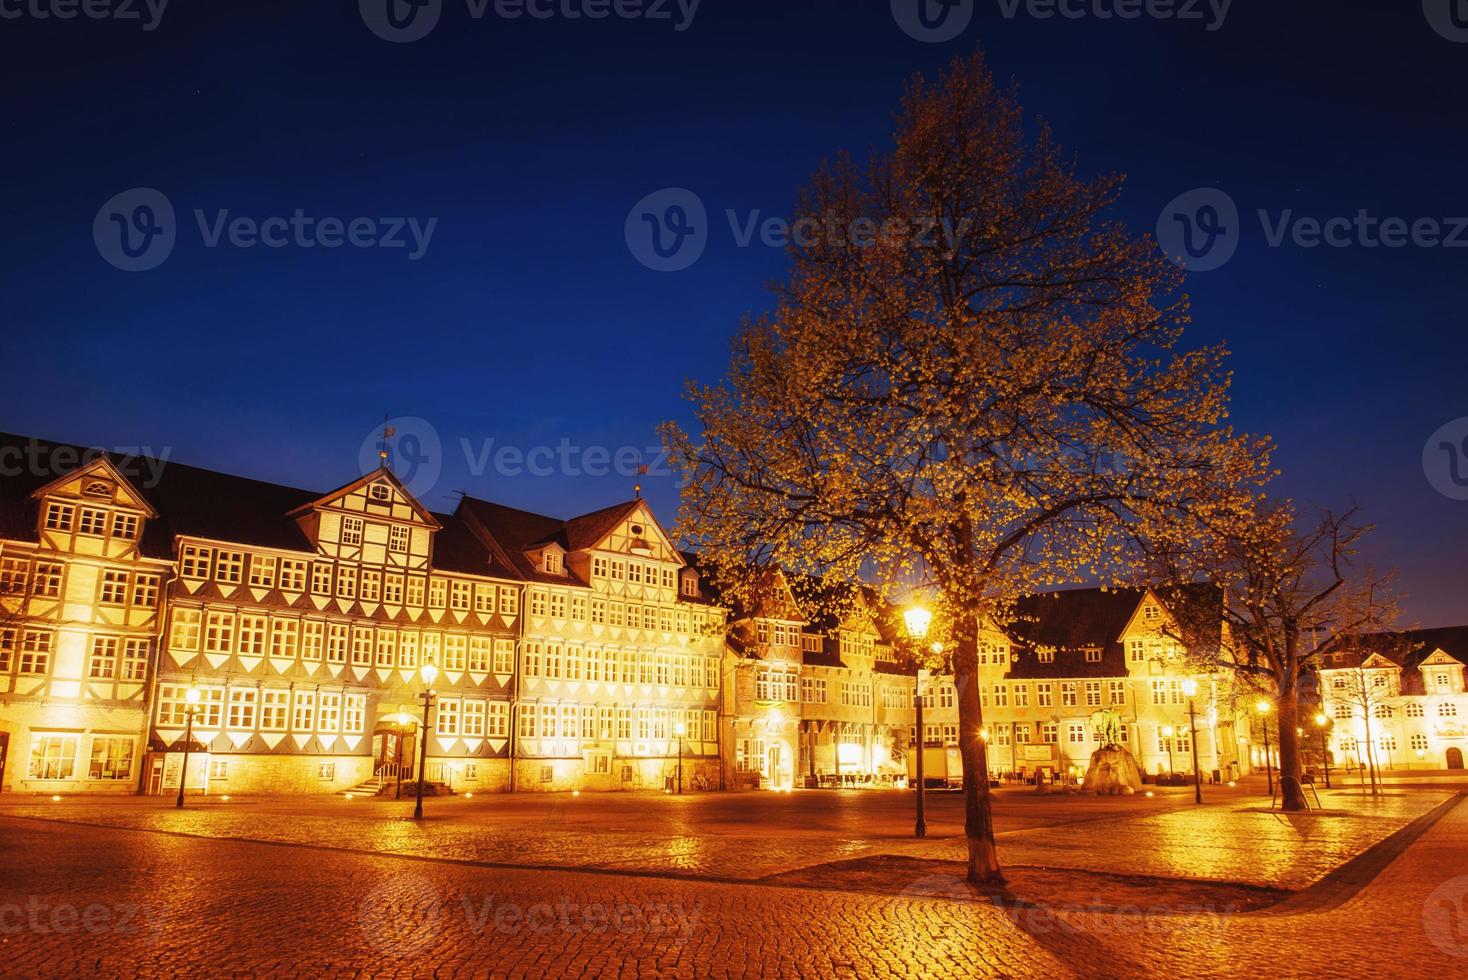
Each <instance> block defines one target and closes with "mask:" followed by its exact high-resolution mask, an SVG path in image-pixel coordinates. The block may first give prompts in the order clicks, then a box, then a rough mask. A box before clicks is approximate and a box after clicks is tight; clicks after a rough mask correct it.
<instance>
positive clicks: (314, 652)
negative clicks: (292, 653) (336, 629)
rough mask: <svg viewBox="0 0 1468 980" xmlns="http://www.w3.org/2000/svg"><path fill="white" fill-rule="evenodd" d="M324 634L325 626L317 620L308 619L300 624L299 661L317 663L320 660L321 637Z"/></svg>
mask: <svg viewBox="0 0 1468 980" xmlns="http://www.w3.org/2000/svg"><path fill="white" fill-rule="evenodd" d="M325 633H326V624H325V623H323V622H322V621H321V620H319V619H308V620H306V621H305V622H303V623H302V624H301V659H302V660H310V661H313V662H314V661H317V660H320V659H321V645H322V637H323V636H324V635H325Z"/></svg>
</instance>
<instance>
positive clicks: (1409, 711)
mask: <svg viewBox="0 0 1468 980" xmlns="http://www.w3.org/2000/svg"><path fill="white" fill-rule="evenodd" d="M1405 714H1406V715H1407V717H1408V718H1421V717H1422V716H1423V715H1425V714H1427V712H1426V711H1425V710H1424V709H1423V707H1422V704H1421V702H1419V701H1410V702H1408V704H1407V707H1406V709H1405Z"/></svg>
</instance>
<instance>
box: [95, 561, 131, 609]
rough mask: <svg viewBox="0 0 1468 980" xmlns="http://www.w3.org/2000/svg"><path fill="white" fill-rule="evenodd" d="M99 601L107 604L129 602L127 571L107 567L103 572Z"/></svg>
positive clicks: (113, 604) (114, 604)
mask: <svg viewBox="0 0 1468 980" xmlns="http://www.w3.org/2000/svg"><path fill="white" fill-rule="evenodd" d="M98 601H99V602H101V603H102V604H103V605H107V606H121V605H124V604H125V603H126V602H127V572H120V571H117V570H116V569H112V568H108V569H105V570H104V571H103V572H102V594H101V596H100V597H99V599H98Z"/></svg>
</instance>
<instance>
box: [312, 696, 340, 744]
mask: <svg viewBox="0 0 1468 980" xmlns="http://www.w3.org/2000/svg"><path fill="white" fill-rule="evenodd" d="M341 723H342V696H341V695H340V694H336V693H331V694H322V695H321V697H320V699H319V700H318V702H317V708H316V730H317V731H319V732H325V733H327V734H328V735H335V734H336V733H337V732H339V731H340V730H341Z"/></svg>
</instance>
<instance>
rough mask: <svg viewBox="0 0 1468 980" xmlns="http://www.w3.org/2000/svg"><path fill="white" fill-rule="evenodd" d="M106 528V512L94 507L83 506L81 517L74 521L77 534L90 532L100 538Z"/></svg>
mask: <svg viewBox="0 0 1468 980" xmlns="http://www.w3.org/2000/svg"><path fill="white" fill-rule="evenodd" d="M106 530H107V512H106V511H105V510H97V509H96V508H94V507H83V508H82V513H81V519H80V520H78V521H77V522H76V532H77V533H78V534H90V535H92V536H93V537H98V538H100V537H101V536H102V535H103V534H104V533H105V532H106Z"/></svg>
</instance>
